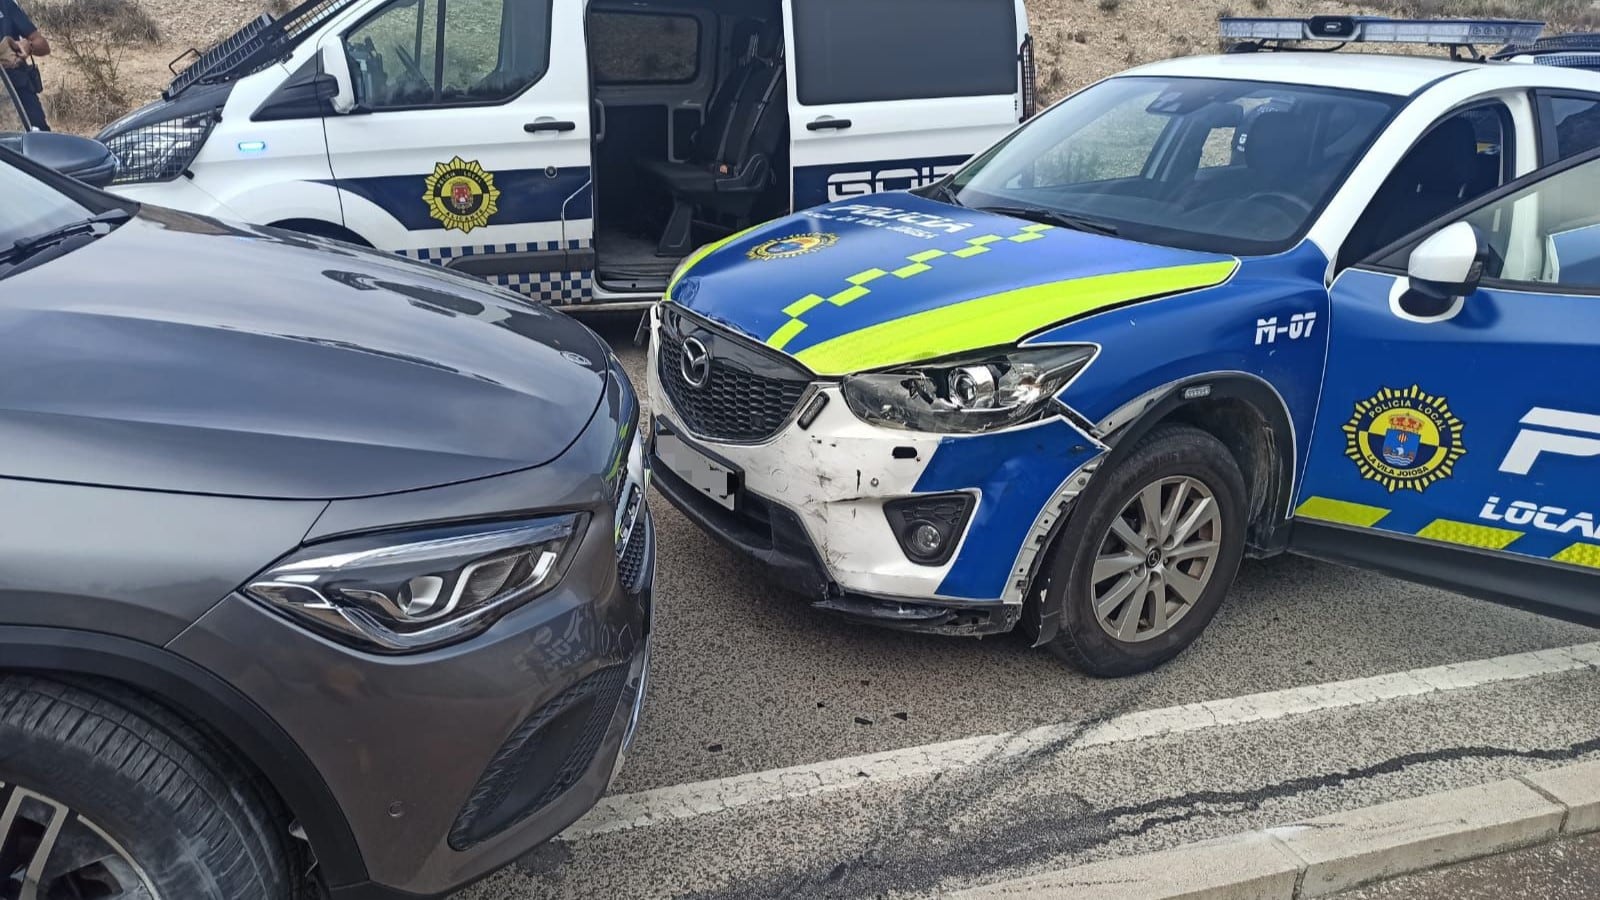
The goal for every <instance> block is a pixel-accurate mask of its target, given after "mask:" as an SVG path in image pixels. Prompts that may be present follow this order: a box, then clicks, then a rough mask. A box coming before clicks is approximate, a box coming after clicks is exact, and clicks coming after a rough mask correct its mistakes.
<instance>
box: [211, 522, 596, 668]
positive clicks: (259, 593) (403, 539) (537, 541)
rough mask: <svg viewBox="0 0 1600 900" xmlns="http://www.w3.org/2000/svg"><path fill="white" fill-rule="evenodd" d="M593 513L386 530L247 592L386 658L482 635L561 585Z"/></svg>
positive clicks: (301, 554)
mask: <svg viewBox="0 0 1600 900" xmlns="http://www.w3.org/2000/svg"><path fill="white" fill-rule="evenodd" d="M586 518H587V517H586V516H584V515H581V514H574V515H562V516H552V517H549V518H541V519H533V520H528V521H522V522H510V523H504V522H502V523H495V524H487V525H483V524H480V525H458V526H452V527H446V528H433V529H427V530H423V531H401V532H383V533H379V534H371V535H362V536H359V537H353V538H343V539H339V540H334V541H330V542H327V543H323V544H313V545H311V546H309V547H305V548H303V549H301V550H299V551H297V552H295V553H292V554H290V555H289V556H287V557H285V558H284V559H282V560H280V561H279V562H277V563H275V564H273V565H272V567H271V568H269V569H267V570H266V571H264V572H262V573H261V574H260V575H257V576H256V577H255V578H252V579H251V580H250V582H249V584H247V585H245V587H244V588H243V591H244V593H245V594H246V595H247V596H249V597H251V598H253V599H255V600H257V601H260V602H261V603H264V604H266V605H267V606H268V607H270V608H272V609H273V610H275V611H277V612H279V613H281V614H283V615H286V616H288V617H289V618H291V619H293V620H295V621H297V622H299V623H301V624H303V625H306V626H307V627H309V628H311V629H313V630H315V631H317V632H319V633H321V634H323V635H325V636H327V637H331V638H333V639H335V640H338V641H341V642H343V643H346V644H351V645H354V646H357V647H359V648H361V649H364V650H371V651H376V652H379V653H404V652H409V651H416V650H425V649H429V648H432V647H437V646H440V645H442V644H446V643H450V642H452V641H458V640H462V639H464V638H467V637H470V636H471V635H474V634H477V633H479V632H481V631H483V630H485V629H487V628H488V627H489V626H490V625H492V624H493V623H494V622H495V621H496V620H498V619H499V618H500V617H502V616H504V615H505V614H506V613H508V612H510V611H511V610H513V609H516V608H517V607H519V606H521V605H523V604H525V603H527V602H528V601H530V600H532V599H534V598H535V597H538V596H539V595H540V594H543V593H545V592H547V591H549V590H550V589H551V588H553V587H555V586H556V585H557V584H559V583H560V581H561V579H562V577H563V576H564V575H565V573H566V569H567V565H568V564H569V563H570V562H571V561H572V559H571V558H572V552H573V550H574V548H576V547H577V545H578V543H579V540H580V539H581V538H582V536H583V529H584V525H585V520H586Z"/></svg>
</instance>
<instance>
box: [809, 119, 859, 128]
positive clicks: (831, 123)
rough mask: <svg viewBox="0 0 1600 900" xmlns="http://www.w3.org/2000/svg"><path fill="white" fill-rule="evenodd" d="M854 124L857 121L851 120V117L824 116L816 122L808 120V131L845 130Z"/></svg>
mask: <svg viewBox="0 0 1600 900" xmlns="http://www.w3.org/2000/svg"><path fill="white" fill-rule="evenodd" d="M853 124H855V123H853V122H851V121H850V120H849V119H835V118H833V117H832V116H824V117H822V118H820V119H817V120H816V121H815V122H807V123H806V130H807V131H843V130H845V129H846V128H849V127H850V126H851V125H853Z"/></svg>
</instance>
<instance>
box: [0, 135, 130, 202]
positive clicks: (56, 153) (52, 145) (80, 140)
mask: <svg viewBox="0 0 1600 900" xmlns="http://www.w3.org/2000/svg"><path fill="white" fill-rule="evenodd" d="M0 145H3V146H4V147H5V148H6V149H7V150H11V151H13V152H16V153H20V154H22V155H23V156H24V157H26V158H27V159H28V160H30V161H32V162H36V163H38V164H39V165H41V166H44V167H46V168H50V169H54V170H56V171H57V172H60V173H61V174H63V175H70V176H72V177H73V178H76V179H78V180H79V181H81V182H83V183H85V184H87V185H89V186H90V187H97V188H103V187H105V186H106V185H108V184H110V183H111V179H113V178H115V177H116V175H117V157H116V156H115V155H113V154H112V152H111V151H110V150H109V149H107V147H106V145H105V144H102V143H100V142H99V141H96V140H91V139H89V138H86V137H78V136H77V135H75V134H60V133H57V132H50V131H30V132H28V133H26V134H10V135H5V136H4V137H3V138H0Z"/></svg>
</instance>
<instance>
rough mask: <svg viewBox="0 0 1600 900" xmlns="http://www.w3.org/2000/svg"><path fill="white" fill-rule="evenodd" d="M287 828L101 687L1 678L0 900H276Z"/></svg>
mask: <svg viewBox="0 0 1600 900" xmlns="http://www.w3.org/2000/svg"><path fill="white" fill-rule="evenodd" d="M286 834H287V827H286V826H285V825H284V824H283V822H282V820H281V819H280V818H278V817H276V816H274V815H273V814H272V813H271V812H269V806H268V805H267V804H266V803H265V802H264V800H263V798H262V797H261V796H259V794H258V793H257V791H256V790H255V787H254V785H253V784H252V782H251V780H250V777H249V776H248V775H247V774H246V773H244V772H241V771H239V770H238V769H237V768H236V767H234V766H232V765H229V764H228V762H227V761H226V759H225V758H223V757H222V756H221V755H220V754H219V753H217V752H216V750H215V749H214V748H213V747H212V746H211V743H210V742H209V741H208V740H206V739H205V737H204V736H203V735H201V734H200V733H199V732H198V731H196V730H195V729H194V728H193V727H192V726H190V725H188V724H186V723H184V722H183V721H182V720H181V719H179V718H178V717H177V716H175V715H173V714H172V713H170V712H169V711H167V710H165V709H163V708H161V707H158V706H156V705H154V704H151V703H150V702H148V701H146V700H144V699H143V698H141V697H139V696H138V695H137V694H134V693H132V692H129V691H124V690H121V689H118V688H116V687H115V686H112V685H101V684H99V683H85V684H83V685H76V684H64V683H59V682H55V681H45V680H42V679H38V678H33V677H29V676H23V675H5V674H0V897H18V896H21V897H37V898H39V900H76V898H82V897H96V898H126V900H153V898H161V900H171V898H183V900H190V898H194V900H241V898H250V900H286V898H289V897H290V896H291V886H292V884H293V878H292V875H291V872H292V869H291V865H290V854H289V849H288V847H287V846H286V843H285V841H284V837H285V835H286Z"/></svg>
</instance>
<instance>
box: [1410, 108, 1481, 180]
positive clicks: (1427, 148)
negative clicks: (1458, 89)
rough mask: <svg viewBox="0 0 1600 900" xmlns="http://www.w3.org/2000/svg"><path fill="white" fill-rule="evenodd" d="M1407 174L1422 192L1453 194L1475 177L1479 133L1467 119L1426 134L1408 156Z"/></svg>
mask: <svg viewBox="0 0 1600 900" xmlns="http://www.w3.org/2000/svg"><path fill="white" fill-rule="evenodd" d="M1409 159H1410V160H1411V165H1410V166H1409V167H1408V168H1410V172H1409V173H1408V174H1409V175H1410V176H1411V177H1414V178H1415V179H1416V181H1417V184H1418V185H1419V186H1420V187H1422V188H1423V189H1424V190H1445V191H1454V190H1459V189H1460V188H1462V187H1464V186H1465V185H1466V184H1467V183H1468V182H1470V181H1472V180H1473V178H1474V177H1475V176H1476V175H1477V174H1478V133H1477V132H1476V131H1474V130H1473V128H1472V123H1471V122H1468V121H1467V120H1466V119H1461V118H1455V119H1450V120H1448V121H1446V122H1445V123H1444V124H1442V125H1440V126H1439V127H1438V128H1435V129H1434V130H1432V131H1430V132H1428V134H1427V136H1426V137H1424V138H1423V139H1422V140H1421V141H1420V142H1419V143H1418V144H1417V146H1416V148H1415V149H1413V150H1412V151H1411V153H1410V155H1409Z"/></svg>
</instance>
